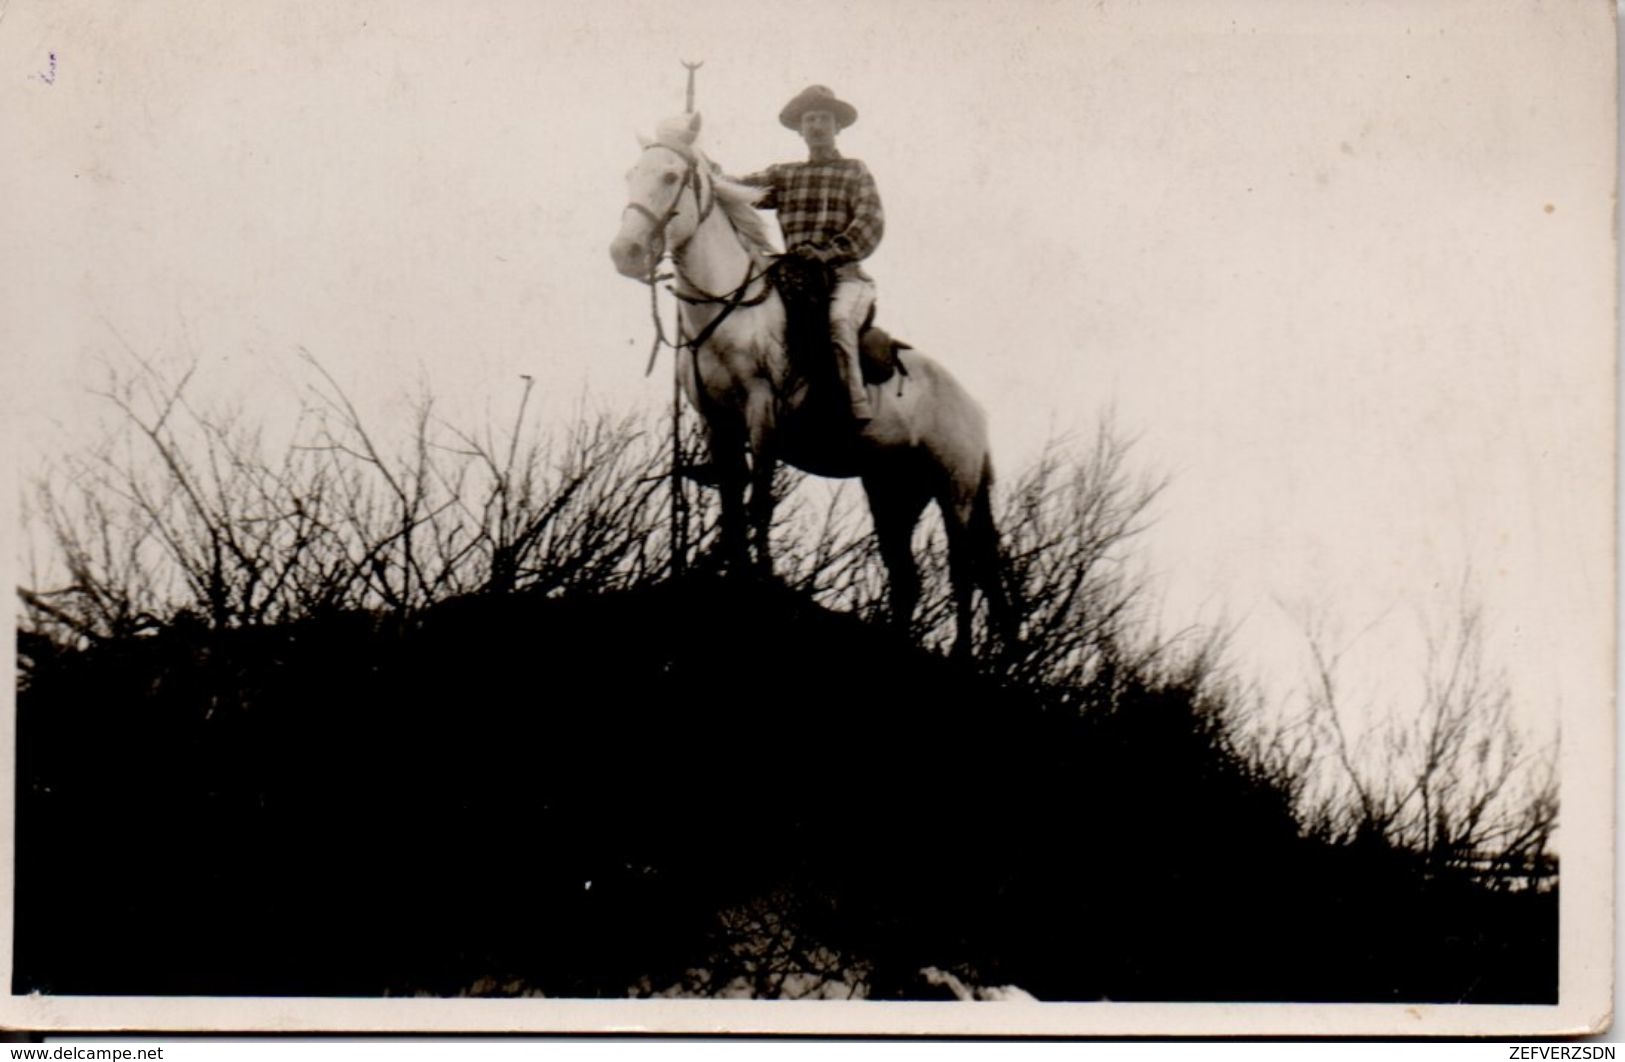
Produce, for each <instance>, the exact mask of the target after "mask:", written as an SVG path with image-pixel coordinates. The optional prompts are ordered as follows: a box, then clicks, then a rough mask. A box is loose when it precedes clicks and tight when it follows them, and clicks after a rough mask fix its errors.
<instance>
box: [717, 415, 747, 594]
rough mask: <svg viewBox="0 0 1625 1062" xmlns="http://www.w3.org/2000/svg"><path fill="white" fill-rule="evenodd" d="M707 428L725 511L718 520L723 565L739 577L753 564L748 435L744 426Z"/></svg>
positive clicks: (723, 510) (721, 424)
mask: <svg viewBox="0 0 1625 1062" xmlns="http://www.w3.org/2000/svg"><path fill="white" fill-rule="evenodd" d="M707 427H708V432H707V440H708V442H709V443H710V447H711V461H712V463H713V465H715V467H716V477H717V493H718V495H719V504H720V506H721V509H722V512H721V514H720V519H719V521H718V523H719V534H720V536H721V542H720V546H721V554H722V563H723V565H724V566H725V567H726V568H727V569H728V571H729V572H731V573H734V574H738V573H742V572H744V571H745V570H746V569H747V568H748V567H749V564H750V547H749V543H748V541H747V539H746V533H745V526H746V517H745V486H746V484H748V483H749V482H750V469H749V467H748V466H747V465H746V462H745V432H744V428H743V426H742V425H735V424H728V423H712V424H709V425H708V426H707Z"/></svg>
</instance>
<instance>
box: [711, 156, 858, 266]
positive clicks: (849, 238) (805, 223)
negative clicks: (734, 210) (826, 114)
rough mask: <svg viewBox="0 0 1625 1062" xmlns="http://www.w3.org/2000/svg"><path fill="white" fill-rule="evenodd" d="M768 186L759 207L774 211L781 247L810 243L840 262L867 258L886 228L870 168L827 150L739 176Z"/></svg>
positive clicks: (790, 248) (827, 258) (824, 255)
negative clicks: (810, 156) (776, 215)
mask: <svg viewBox="0 0 1625 1062" xmlns="http://www.w3.org/2000/svg"><path fill="white" fill-rule="evenodd" d="M740 179H741V181H743V183H745V184H750V185H755V186H757V187H758V188H765V189H767V194H766V195H764V196H763V197H762V199H761V201H760V202H758V203H757V205H758V206H760V207H762V208H763V209H766V210H776V211H778V215H779V227H780V228H781V229H783V230H784V248H785V250H787V251H793V250H795V249H796V248H797V247H798V246H800V245H801V244H804V243H805V244H811V245H812V246H813V248H814V249H815V250H816V251H818V252H819V257H820V258H822V259H823V260H824V261H826V262H829V263H831V264H832V265H837V266H839V265H845V264H846V263H848V262H858V261H861V260H862V259H865V258H867V257H869V255H870V254H872V253H873V252H874V249H875V248H876V247H877V246H879V244H880V237H881V234H882V233H884V232H885V230H886V215H885V213H884V212H883V211H882V210H881V208H880V193H879V191H877V190H876V189H875V179H874V178H873V177H872V176H870V174H869V168H868V167H867V166H865V165H864V164H863V163H862V162H859V161H858V160H857V159H848V158H842V157H841V154H840V152H838V151H830V152H829V153H828V154H827V155H822V156H820V157H818V158H814V159H812V160H810V161H808V162H783V163H778V164H776V165H773V166H769V167H768V168H767V169H765V170H763V171H761V172H760V173H753V174H751V175H750V176H748V177H743V178H740Z"/></svg>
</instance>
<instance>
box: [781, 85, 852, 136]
mask: <svg viewBox="0 0 1625 1062" xmlns="http://www.w3.org/2000/svg"><path fill="white" fill-rule="evenodd" d="M819 110H822V111H829V112H830V113H831V114H833V115H835V124H836V126H838V127H839V128H841V129H845V128H846V127H847V126H849V125H851V124H852V123H853V122H855V121H857V120H858V109H857V108H856V107H854V106H852V105H851V104H850V103H848V102H846V101H845V100H843V99H841V98H839V97H838V96H836V95H835V93H833V92H831V91H830V90H829V89H828V88H827V87H825V86H823V85H808V86H807V87H806V88H804V89H802V90H801V92H800V94H798V95H797V96H796V98H795V99H793V100H791V101H790V102H789V103H786V104H785V105H784V110H782V111H780V112H779V122H780V123H781V124H782V125H783V126H784V127H785V128H786V129H794V130H795V131H796V132H798V133H799V132H801V116H802V115H804V114H806V113H807V112H808V111H819Z"/></svg>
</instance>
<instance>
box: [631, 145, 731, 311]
mask: <svg viewBox="0 0 1625 1062" xmlns="http://www.w3.org/2000/svg"><path fill="white" fill-rule="evenodd" d="M657 149H658V150H662V151H669V152H671V153H672V154H674V155H676V156H677V157H678V158H680V159H682V160H683V163H684V166H685V169H684V170H683V179H682V181H681V182H680V183H679V184H678V186H677V194H676V195H674V196H672V197H671V205H670V206H668V207H667V208H666V212H665V213H664V214H660V215H657V214H655V212H654V211H653V210H650V209H649V208H648V207H646V206H644V205H643V204H642V203H639V202H636V201H633V202H630V203H627V204H626V206H625V208H624V209H622V211H621V213H623V214H624V213H626V211H628V210H631V211H635V212H636V213H639V214H642V215H643V216H644V217H646V218H648V219H649V223H650V224H651V225H653V226H654V230H653V232H652V233H651V235H650V237H649V242H650V245H651V247H650V249H651V251H652V252H653V253H651V254H650V256H649V257H650V262H651V263H653V264H651V265H650V268H649V273H650V277H651V279H650V283H653V282H654V281H653V275H654V268H655V265H656V264H658V263H659V262H660V259H662V258H663V257H665V254H666V227H667V226H668V225H670V224H671V223H672V219H674V218H675V217H677V212H678V211H679V210H681V209H682V207H683V193H684V192H685V191H687V190H688V189H690V188H692V189H693V190H694V209H695V210H696V211H697V212H698V214H699V217H698V218H697V219H696V220H695V222H694V230H695V232H698V231H699V228H700V226H701V225H703V224H704V223H705V219H706V218H708V217H710V216H711V211H712V210H713V209H715V207H716V205H717V190H716V188H715V186H713V187H712V189H711V201H710V202H709V203H707V202H706V201H705V193H704V191H703V189H702V185H703V184H705V183H706V182H705V181H704V179H703V178H702V177H701V176H700V160H699V157H698V156H697V155H695V154H693V153H692V152H688V151H684V150H682V149H681V148H678V147H674V146H673V145H671V144H649V145H648V146H646V147H645V148H644V149H643V150H644V151H654V150H657ZM693 237H694V234H693V233H689V237H688V238H689V239H693ZM683 242H684V243H685V244H686V243H687V242H688V241H687V240H684V241H683ZM672 250H673V251H680V250H682V248H681V247H673V248H672Z"/></svg>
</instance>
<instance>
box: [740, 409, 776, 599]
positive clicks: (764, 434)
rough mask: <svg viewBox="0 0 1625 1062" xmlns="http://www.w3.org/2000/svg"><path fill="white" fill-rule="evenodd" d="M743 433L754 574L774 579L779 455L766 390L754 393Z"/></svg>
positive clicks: (771, 411) (771, 410)
mask: <svg viewBox="0 0 1625 1062" xmlns="http://www.w3.org/2000/svg"><path fill="white" fill-rule="evenodd" d="M745 421H746V424H745V429H746V431H747V432H748V433H749V435H750V528H751V535H752V544H753V545H754V546H755V551H756V569H755V570H756V574H757V575H758V576H761V577H762V578H765V579H771V578H772V577H773V510H774V507H775V506H776V505H777V504H778V499H777V498H775V497H774V496H773V475H774V472H775V471H776V470H777V468H778V455H777V453H776V452H775V446H774V443H773V403H772V395H771V393H770V392H768V391H767V390H766V389H765V388H764V389H761V390H759V391H756V392H754V393H753V394H752V395H751V397H750V401H749V402H748V403H747V404H746V407H745Z"/></svg>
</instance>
